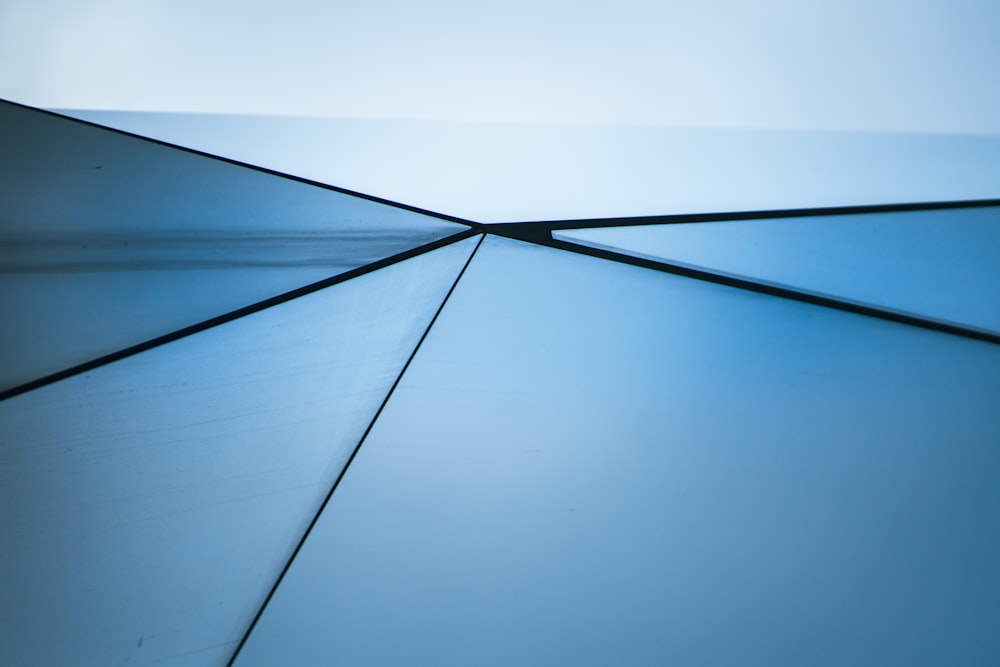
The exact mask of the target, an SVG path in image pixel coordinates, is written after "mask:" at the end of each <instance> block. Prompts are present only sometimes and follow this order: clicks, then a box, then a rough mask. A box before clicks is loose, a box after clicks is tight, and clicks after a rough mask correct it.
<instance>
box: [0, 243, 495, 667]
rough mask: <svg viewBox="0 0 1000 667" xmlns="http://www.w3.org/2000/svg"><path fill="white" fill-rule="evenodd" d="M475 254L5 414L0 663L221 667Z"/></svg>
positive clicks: (334, 293) (187, 343) (270, 314)
mask: <svg viewBox="0 0 1000 667" xmlns="http://www.w3.org/2000/svg"><path fill="white" fill-rule="evenodd" d="M475 243H476V239H469V240H466V241H463V242H459V243H457V244H453V245H449V246H446V247H444V248H442V249H439V250H436V251H433V252H431V253H427V254H424V255H420V256H418V257H416V258H413V259H409V260H406V261H404V262H401V263H398V264H394V265H392V266H390V267H387V268H384V269H380V270H378V271H375V272H372V273H369V274H366V275H363V276H361V277H358V278H355V279H352V280H349V281H347V282H344V283H341V284H339V285H335V286H333V287H330V288H327V289H325V290H321V291H319V292H315V293H312V294H310V295H308V296H304V297H300V298H298V299H295V300H292V301H289V302H287V303H284V304H281V305H279V306H275V307H273V308H270V309H267V310H264V311H261V312H258V313H255V314H253V315H249V316H246V317H243V318H240V319H238V320H234V321H232V322H229V323H227V324H224V325H221V326H218V327H214V328H212V329H209V330H206V331H204V332H201V333H198V334H196V335H193V336H189V337H186V338H183V339H180V340H177V341H175V342H172V343H170V344H168V345H164V346H161V347H158V348H155V349H152V350H149V351H147V352H144V353H141V354H138V355H136V356H133V357H129V358H127V359H123V360H121V361H118V362H115V363H112V364H109V365H106V366H102V367H100V368H98V369H96V370H93V371H91V372H88V373H86V374H85V375H78V376H75V377H72V378H69V379H67V380H63V381H60V382H57V383H54V384H51V385H48V386H46V387H42V388H40V389H37V390H34V391H31V392H28V393H26V394H22V395H19V396H16V397H14V398H10V399H8V400H6V401H4V402H2V403H0V451H2V453H3V456H2V460H0V489H2V494H3V502H2V503H0V527H2V530H3V535H4V539H3V541H2V543H0V563H2V569H3V574H4V589H3V595H0V627H2V628H3V637H4V639H3V641H2V642H0V663H3V664H5V665H123V664H129V665H147V664H157V665H221V664H225V662H226V660H227V659H228V658H229V656H230V655H231V654H232V651H233V650H234V648H235V643H236V642H237V641H238V640H239V639H240V638H241V636H242V635H243V633H244V632H245V630H246V628H247V626H248V624H249V622H250V620H251V619H252V618H253V615H254V614H255V613H256V612H257V610H258V608H259V607H260V605H261V604H262V602H263V600H264V597H265V595H266V594H267V592H268V590H269V589H270V587H271V585H272V584H273V582H274V581H275V579H276V578H277V576H278V573H279V572H280V571H281V569H282V567H283V566H284V564H285V563H286V562H287V559H288V558H289V557H290V554H291V551H292V549H293V548H294V546H295V544H296V543H297V541H298V540H299V538H300V537H301V535H302V534H303V532H304V530H305V528H306V526H307V525H308V523H309V521H310V520H311V519H312V518H313V516H314V514H315V512H316V510H317V508H318V507H319V503H320V502H321V501H322V499H323V498H324V497H325V495H326V494H327V492H328V491H329V489H330V488H331V487H332V485H333V482H334V480H335V479H336V478H337V476H338V474H339V473H340V471H341V469H342V466H343V465H344V463H345V461H346V460H347V457H348V456H349V455H350V453H351V451H352V450H353V448H354V447H355V446H356V444H357V443H358V441H359V439H360V438H361V435H362V433H363V432H364V430H365V429H366V428H367V426H368V425H369V423H370V421H371V419H372V418H373V417H374V415H375V412H376V410H377V409H378V407H379V405H380V404H381V402H382V401H383V400H384V397H385V395H386V393H387V392H388V390H389V387H390V386H391V385H392V383H393V382H394V380H395V379H396V377H397V374H398V373H399V372H400V370H401V368H402V366H403V364H404V363H405V361H406V360H407V358H408V357H409V355H410V354H411V352H412V350H413V349H414V347H415V346H416V344H417V341H418V340H419V338H420V336H421V335H422V334H423V332H424V331H425V329H426V327H427V326H428V324H429V322H430V321H431V318H432V317H433V315H434V313H435V312H436V311H437V309H438V308H439V306H440V304H441V302H442V300H443V299H444V298H445V295H446V293H447V291H448V289H449V288H450V287H451V285H452V284H453V282H454V280H455V279H456V277H457V275H458V273H459V271H460V270H461V268H462V266H463V265H464V264H465V262H466V260H467V258H468V256H469V254H470V253H471V252H472V250H473V248H474V245H475Z"/></svg>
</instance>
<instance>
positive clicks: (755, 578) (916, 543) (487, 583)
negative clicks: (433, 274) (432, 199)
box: [236, 237, 1000, 667]
mask: <svg viewBox="0 0 1000 667" xmlns="http://www.w3.org/2000/svg"><path fill="white" fill-rule="evenodd" d="M998 394H1000V350H998V348H997V347H996V346H995V345H990V344H986V343H982V342H978V341H972V340H968V339H964V338H960V337H955V336H950V335H945V334H940V333H936V332H931V331H926V330H922V329H917V328H913V327H908V326H904V325H899V324H895V323H890V322H885V321H882V320H877V319H872V318H866V317H863V316H859V315H854V314H848V313H844V312H840V311H835V310H830V309H825V308H821V307H817V306H812V305H807V304H803V303H797V302H792V301H787V300H783V299H778V298H774V297H770V296H765V295H761V294H755V293H751V292H746V291H742V290H737V289H733V288H728V287H722V286H718V285H712V284H708V283H705V282H700V281H694V280H690V279H686V278H681V277H677V276H672V275H668V274H664V273H659V272H656V271H649V270H645V269H639V268H636V267H632V266H627V265H623V264H618V263H614V262H606V261H603V260H598V259H593V258H589V257H584V256H580V255H575V254H570V253H565V252H560V251H556V250H552V249H548V248H541V247H538V246H530V245H526V244H522V243H518V242H514V241H508V240H503V239H495V238H489V237H488V238H487V240H486V241H484V243H483V245H482V246H481V247H480V249H479V251H478V252H477V253H476V255H475V256H474V258H473V261H472V263H471V264H470V266H469V268H468V269H467V271H466V272H465V274H464V276H463V278H462V280H461V281H460V283H459V285H458V287H457V288H456V290H455V292H454V293H453V294H452V296H451V298H450V299H449V301H448V303H447V305H446V306H445V308H444V310H443V311H442V313H441V316H440V317H439V318H438V320H437V323H436V324H435V326H434V327H433V328H432V330H431V331H430V333H429V335H428V337H427V339H426V340H425V341H424V343H423V345H422V346H421V349H420V351H419V352H418V354H417V356H416V357H415V359H414V361H413V363H412V364H411V365H410V367H409V369H408V370H407V372H406V374H405V375H404V376H403V379H402V381H401V382H400V385H399V386H398V387H397V389H396V391H395V392H394V393H393V396H392V398H391V399H390V401H389V403H388V404H387V406H386V409H385V410H384V411H383V413H382V415H381V417H380V419H379V421H378V422H377V423H376V425H375V427H374V429H373V430H372V432H371V434H370V436H369V437H368V438H367V440H366V442H365V444H364V446H363V447H362V448H361V450H360V452H359V454H358V456H357V457H356V458H355V460H354V462H353V463H352V464H351V467H350V468H349V470H348V471H347V473H346V474H345V477H344V479H343V480H342V482H341V484H340V485H339V487H338V489H337V491H336V493H335V494H334V496H333V498H332V500H331V502H330V504H329V505H328V506H327V508H326V510H325V512H324V513H323V515H322V516H321V518H320V520H319V522H318V523H317V525H316V527H315V529H314V530H313V532H312V533H311V535H310V537H309V539H308V541H307V542H306V544H305V546H304V548H303V550H302V551H301V552H300V554H299V556H298V557H297V558H296V560H295V562H294V563H293V565H292V567H291V569H290V570H289V573H288V575H287V576H286V577H285V579H284V580H283V582H282V585H281V586H280V587H279V588H278V590H277V592H276V595H275V597H274V598H272V601H271V604H270V605H269V606H268V608H267V609H266V610H265V612H264V614H263V616H262V617H261V620H260V621H259V622H258V624H257V626H256V628H255V630H254V631H253V633H252V634H251V635H250V637H249V640H248V642H247V643H246V644H245V646H244V648H243V651H242V652H241V654H240V656H239V658H238V660H237V662H236V664H237V665H239V667H249V666H252V665H272V664H274V663H275V662H291V663H295V664H349V665H381V664H423V665H470V664H476V665H484V664H497V665H514V664H519V665H521V664H546V665H548V664H573V665H577V664H586V665H591V664H592V665H608V664H629V665H646V664H684V665H696V664H697V665H733V664H759V665H803V664H809V665H845V664H879V665H889V664H893V665H896V664H926V665H932V664H942V663H953V662H955V663H961V664H985V663H988V662H989V661H990V660H991V659H992V658H993V657H994V656H996V655H997V654H998V651H1000V638H998V637H997V634H996V632H995V620H996V618H997V617H998V614H1000V572H998V570H997V568H996V563H997V561H998V559H1000V537H998V534H997V532H996V531H995V530H994V529H993V527H994V525H995V517H996V514H997V511H998V510H1000V485H998V483H997V482H998V480H1000V450H998V448H997V447H996V443H997V442H998V440H1000V417H998V415H997V411H996V399H997V396H998Z"/></svg>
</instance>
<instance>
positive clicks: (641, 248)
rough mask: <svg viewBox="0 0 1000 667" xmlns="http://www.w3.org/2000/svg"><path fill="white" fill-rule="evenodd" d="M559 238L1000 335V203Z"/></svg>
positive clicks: (572, 233) (573, 233) (569, 233)
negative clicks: (933, 209) (976, 206)
mask: <svg viewBox="0 0 1000 667" xmlns="http://www.w3.org/2000/svg"><path fill="white" fill-rule="evenodd" d="M553 234H554V236H555V238H557V239H561V240H564V241H571V242H574V243H582V244H583V245H587V246H592V247H597V248H604V249H608V250H614V251H616V252H621V253H625V254H628V255H635V256H639V257H646V258H650V259H657V260H662V261H667V262H673V263H678V264H683V265H686V266H694V267H697V268H704V269H707V270H709V271H714V272H716V273H723V274H726V275H734V276H738V277H741V278H749V279H751V280H756V281H759V282H766V283H770V284H776V285H782V286H787V287H793V288H795V289H799V290H803V291H807V292H813V293H820V294H824V295H828V296H834V297H837V298H840V299H844V300H848V301H854V302H858V303H864V304H868V305H873V306H878V307H881V308H888V309H891V310H897V311H906V312H909V313H912V314H916V315H920V316H924V317H928V318H930V319H935V320H943V321H949V322H953V323H957V324H962V325H967V326H970V327H974V328H979V329H987V330H991V331H994V332H1000V308H998V307H997V304H998V303H1000V207H989V208H971V209H953V210H948V209H944V210H937V211H915V212H907V213H877V214H876V213H868V214H863V215H837V216H817V217H802V218H779V219H770V220H747V221H733V222H698V223H685V224H672V225H649V226H634V227H606V228H599V229H574V230H565V231H557V232H553Z"/></svg>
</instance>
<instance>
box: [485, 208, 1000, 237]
mask: <svg viewBox="0 0 1000 667" xmlns="http://www.w3.org/2000/svg"><path fill="white" fill-rule="evenodd" d="M988 206H1000V199H975V200H968V201H938V202H917V203H909V204H870V205H864V206H826V207H818V208H791V209H778V210H773V211H735V212H726V213H683V214H677V215H651V216H636V217H628V218H586V219H581V220H549V221H538V222H519V223H501V224H496V225H485V226H486V227H488V228H494V227H501V228H510V227H514V226H517V225H524V226H534V227H538V228H543V229H547V230H550V231H551V230H554V229H588V228H591V227H626V226H634V225H669V224H677V223H688V222H721V221H726V220H761V219H764V218H798V217H807V216H822V215H858V214H864V213H905V212H907V211H937V210H942V209H964V208H983V207H988ZM497 233H499V234H501V235H503V236H513V234H511V233H509V232H507V231H506V230H505V231H499V232H497ZM518 238H524V237H518ZM525 240H527V239H525Z"/></svg>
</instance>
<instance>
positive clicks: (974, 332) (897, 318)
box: [546, 239, 1000, 345]
mask: <svg viewBox="0 0 1000 667" xmlns="http://www.w3.org/2000/svg"><path fill="white" fill-rule="evenodd" d="M546 245H548V246H549V247H551V248H556V249H559V250H567V251H569V252H575V253H578V254H582V255H589V256H591V257H597V258H600V259H607V260H611V261H614V262H621V263H623V264H631V265H633V266H639V267H642V268H645V269H653V270H656V271H662V272H664V273H671V274H674V275H678V276H684V277H686V278H695V279H697V280H704V281H707V282H710V283H716V284H719V285H726V286H729V287H736V288H739V289H745V290H749V291H751V292H758V293H760V294H768V295H770V296H776V297H781V298H784V299H791V300H793V301H801V302H803V303H809V304H812V305H815V306H824V307H826V308H834V309H836V310H842V311H846V312H849V313H854V314H857V315H866V316H868V317H875V318H878V319H882V320H888V321H890V322H896V323H898V324H908V325H910V326H915V327H921V328H923V329H930V330H932V331H937V332H940V333H948V334H953V335H956V336H962V337H964V338H972V339H974V340H980V341H984V342H987V343H993V344H995V345H1000V335H998V334H994V333H990V332H988V331H982V330H978V329H971V328H966V327H963V326H960V325H955V324H949V323H946V322H939V321H936V320H931V319H925V318H922V317H919V316H915V315H907V314H904V313H898V312H894V311H890V310H882V309H880V308H876V307H873V306H865V305H861V304H857V303H852V302H850V301H841V300H840V299H836V298H831V297H825V296H820V295H818V294H810V293H808V292H800V291H798V290H795V289H789V288H785V287H778V286H776V285H768V284H765V283H759V282H755V281H752V280H744V279H742V278H735V277H732V276H725V275H720V274H718V273H712V272H711V271H702V270H699V269H692V268H689V267H685V266H677V265H675V264H669V263H667V262H658V261H655V260H649V259H644V258H640V257H633V256H632V255H624V254H621V253H617V252H612V251H609V250H601V249H598V248H591V247H588V246H582V245H577V244H575V243H567V242H565V241H558V240H555V239H553V240H552V241H551V242H549V243H548V244H546Z"/></svg>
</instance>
